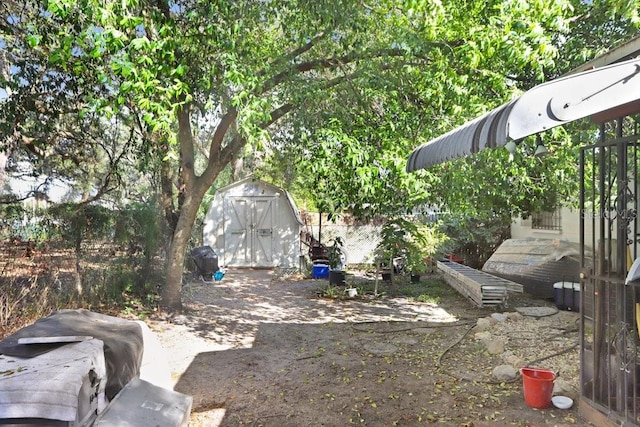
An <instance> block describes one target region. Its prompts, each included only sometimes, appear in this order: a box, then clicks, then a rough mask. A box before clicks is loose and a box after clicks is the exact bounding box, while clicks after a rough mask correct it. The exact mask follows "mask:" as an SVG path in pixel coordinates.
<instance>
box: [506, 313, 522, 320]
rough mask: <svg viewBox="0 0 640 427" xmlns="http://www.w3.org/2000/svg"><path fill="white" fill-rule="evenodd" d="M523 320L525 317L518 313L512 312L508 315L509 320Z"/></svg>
mask: <svg viewBox="0 0 640 427" xmlns="http://www.w3.org/2000/svg"><path fill="white" fill-rule="evenodd" d="M522 319H524V316H523V315H522V314H520V313H518V312H517V311H512V312H510V313H507V320H511V321H518V320H522Z"/></svg>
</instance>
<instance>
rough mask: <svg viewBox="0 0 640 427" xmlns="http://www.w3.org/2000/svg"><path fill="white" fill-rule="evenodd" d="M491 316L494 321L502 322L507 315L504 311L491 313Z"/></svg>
mask: <svg viewBox="0 0 640 427" xmlns="http://www.w3.org/2000/svg"><path fill="white" fill-rule="evenodd" d="M491 318H493V319H495V321H496V322H504V321H505V320H507V315H506V314H504V313H493V314H492V315H491Z"/></svg>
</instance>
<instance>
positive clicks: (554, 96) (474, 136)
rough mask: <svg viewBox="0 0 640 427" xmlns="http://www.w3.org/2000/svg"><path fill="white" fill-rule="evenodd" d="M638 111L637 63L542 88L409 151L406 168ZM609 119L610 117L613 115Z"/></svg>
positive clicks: (639, 72)
mask: <svg viewBox="0 0 640 427" xmlns="http://www.w3.org/2000/svg"><path fill="white" fill-rule="evenodd" d="M638 110H640V58H635V59H632V60H628V61H625V62H620V63H616V64H613V65H608V66H606V67H601V68H596V69H592V70H588V71H584V72H581V73H578V74H573V75H569V76H566V77H561V78H558V79H555V80H552V81H550V82H547V83H543V84H540V85H538V86H536V87H534V88H533V89H530V90H528V91H527V92H525V93H524V94H522V95H521V96H519V97H518V98H516V99H514V100H513V101H510V102H508V103H506V104H503V105H501V106H500V107H498V108H496V109H494V110H491V111H489V112H488V113H486V114H484V115H483V116H480V117H478V118H476V119H475V120H472V121H470V122H468V123H466V124H464V125H462V126H460V127H458V128H456V129H453V130H452V131H450V132H448V133H446V134H444V135H442V136H440V137H438V138H435V139H433V140H431V141H429V142H427V143H425V144H423V145H421V146H419V147H417V148H416V149H414V150H413V152H412V153H411V155H410V156H409V159H408V160H407V165H406V169H407V171H408V172H413V171H416V170H418V169H424V168H428V167H429V166H433V165H435V164H438V163H443V162H446V161H448V160H452V159H454V158H457V157H463V156H468V155H470V154H474V153H477V152H479V151H481V150H484V149H485V148H496V147H501V146H504V145H505V144H506V143H507V142H508V141H511V140H514V141H518V140H520V139H522V138H525V137H527V136H530V135H534V134H536V133H540V132H544V131H546V130H549V129H552V128H554V127H556V126H560V125H563V124H565V123H569V122H572V121H574V120H578V119H582V118H585V117H592V118H594V119H596V118H597V117H594V116H599V117H600V118H601V119H602V120H604V119H605V118H608V117H609V118H610V116H611V117H616V116H615V115H614V114H618V113H619V115H623V114H622V112H625V113H626V114H628V112H629V111H638ZM612 115H613V116H612Z"/></svg>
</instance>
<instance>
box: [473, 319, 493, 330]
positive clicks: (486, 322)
mask: <svg viewBox="0 0 640 427" xmlns="http://www.w3.org/2000/svg"><path fill="white" fill-rule="evenodd" d="M495 323H496V321H495V320H494V319H492V318H491V317H483V318H481V319H478V321H477V322H476V328H477V329H478V330H480V331H486V330H487V329H490V328H491V327H492V326H493V325H494V324H495Z"/></svg>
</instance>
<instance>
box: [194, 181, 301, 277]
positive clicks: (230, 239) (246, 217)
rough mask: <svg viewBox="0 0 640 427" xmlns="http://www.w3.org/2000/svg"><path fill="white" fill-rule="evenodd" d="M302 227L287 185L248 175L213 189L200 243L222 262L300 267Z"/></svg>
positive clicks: (240, 264)
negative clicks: (275, 183) (212, 196)
mask: <svg viewBox="0 0 640 427" xmlns="http://www.w3.org/2000/svg"><path fill="white" fill-rule="evenodd" d="M303 227H304V223H303V222H302V219H301V217H300V212H299V211H298V209H297V207H296V206H295V203H294V201H293V199H292V198H291V195H290V194H289V193H288V192H287V191H285V190H283V189H282V188H279V187H277V186H275V185H272V184H269V183H268V182H264V181H261V180H259V179H256V178H253V177H249V178H245V179H242V180H240V181H236V182H234V183H232V184H230V185H228V186H226V187H223V188H220V189H219V190H218V191H217V192H216V194H215V196H214V199H213V201H212V202H211V206H210V207H209V210H208V212H207V215H206V217H205V223H204V231H203V244H204V245H209V246H211V247H212V248H213V250H214V251H215V252H216V254H217V255H218V262H219V264H220V265H221V266H228V267H283V268H292V267H299V263H300V255H301V248H300V232H301V231H302V228H303Z"/></svg>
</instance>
